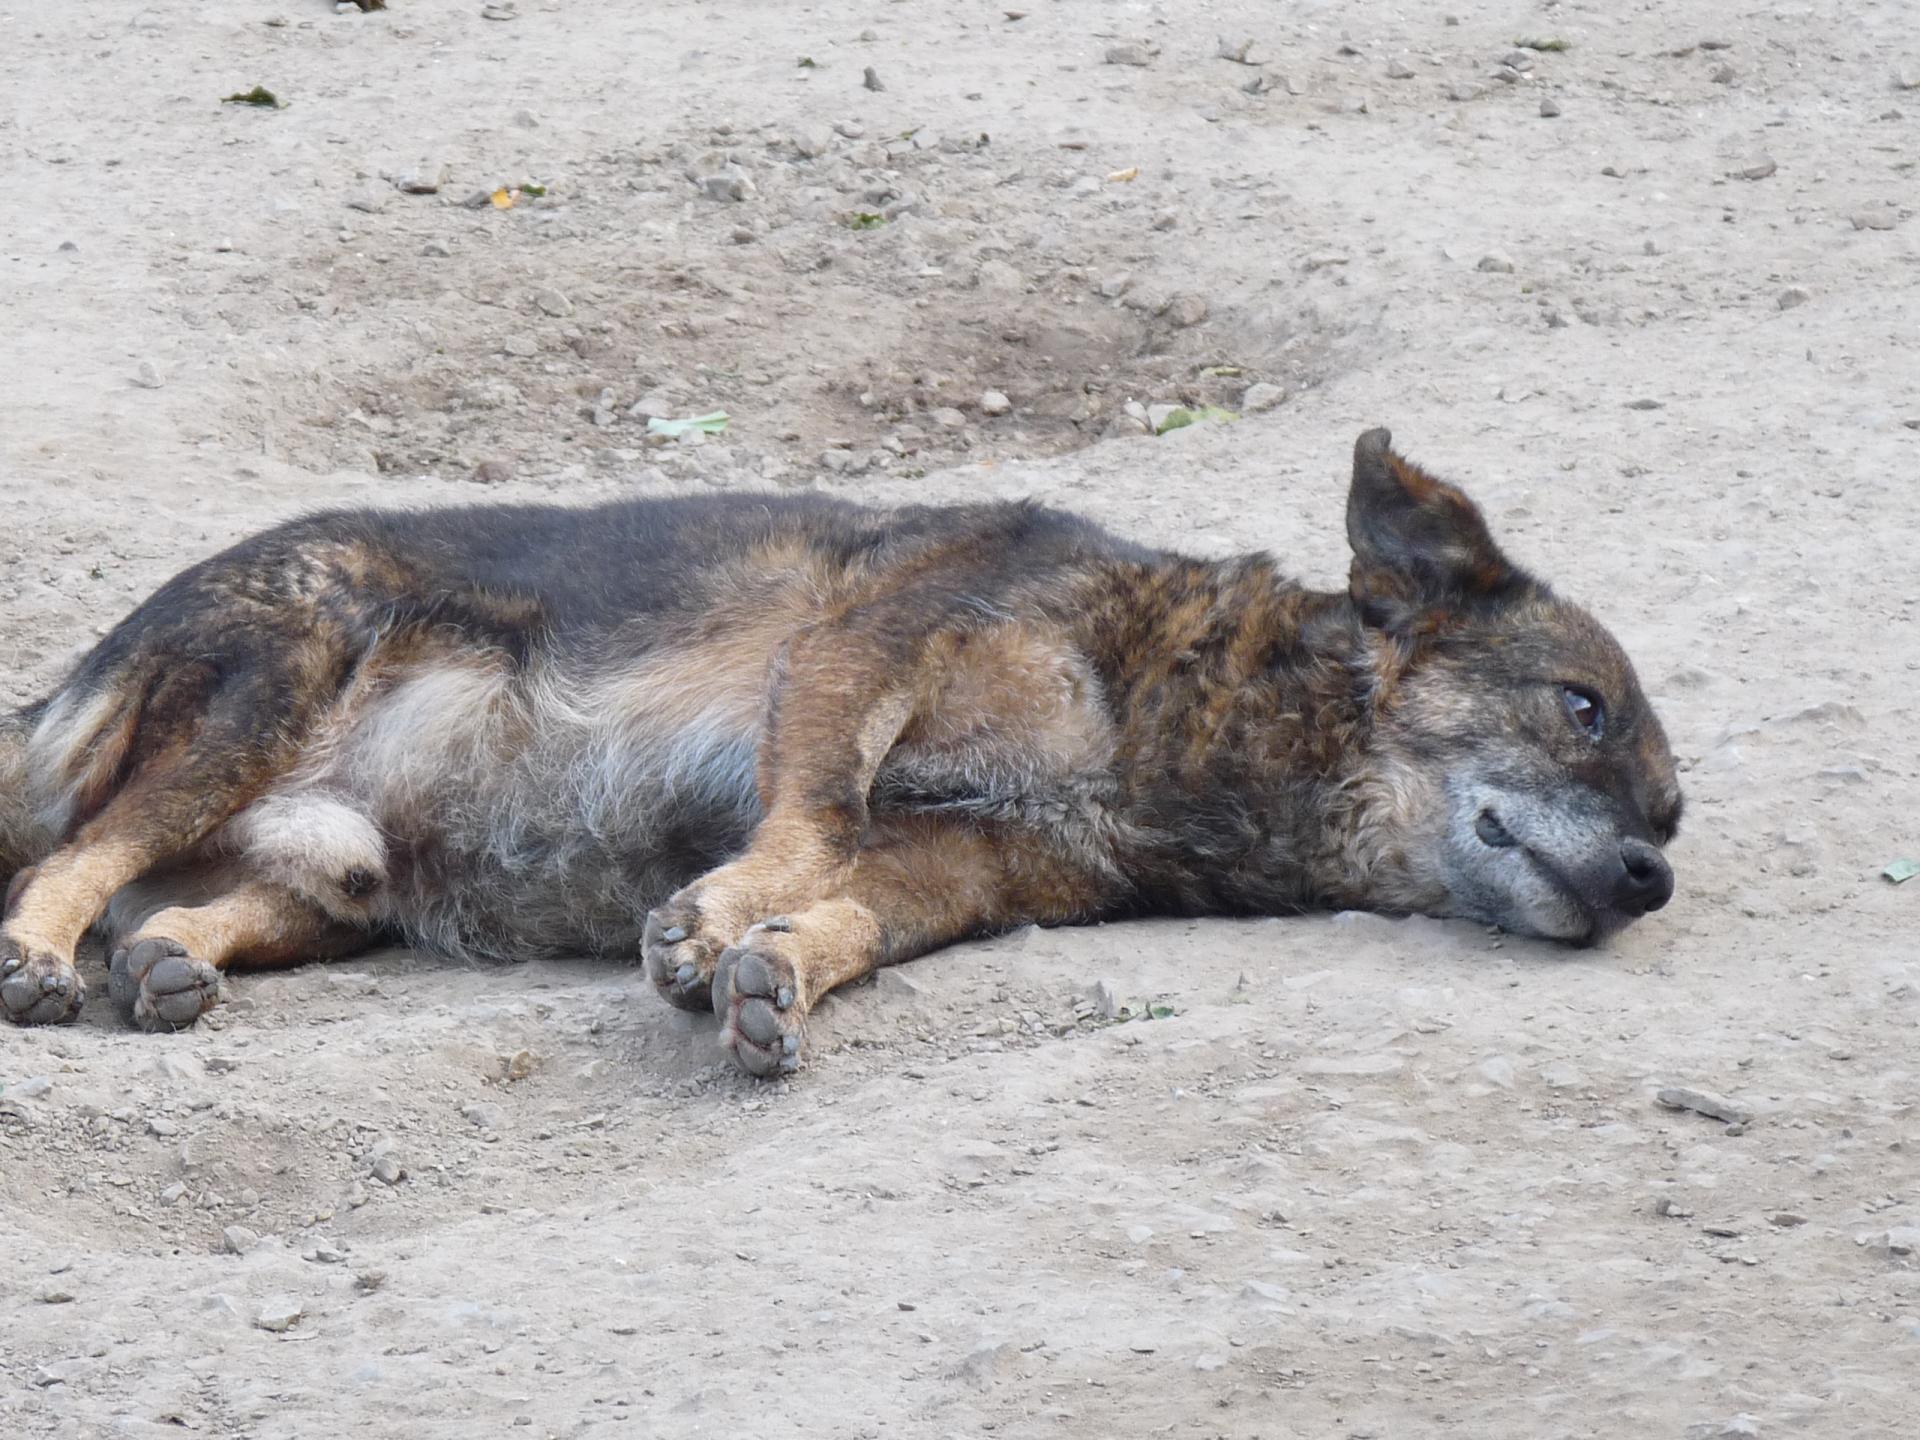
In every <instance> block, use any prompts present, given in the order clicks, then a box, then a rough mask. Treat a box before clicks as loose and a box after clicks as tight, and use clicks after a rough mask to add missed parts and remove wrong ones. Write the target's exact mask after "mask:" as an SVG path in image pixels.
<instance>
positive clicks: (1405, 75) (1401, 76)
mask: <svg viewBox="0 0 1920 1440" xmlns="http://www.w3.org/2000/svg"><path fill="white" fill-rule="evenodd" d="M1387 78H1388V79H1389V80H1411V79H1412V78H1413V67H1412V66H1411V65H1409V64H1407V62H1406V61H1404V60H1399V59H1394V60H1389V61H1388V62H1387Z"/></svg>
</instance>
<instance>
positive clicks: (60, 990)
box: [0, 935, 87, 1025]
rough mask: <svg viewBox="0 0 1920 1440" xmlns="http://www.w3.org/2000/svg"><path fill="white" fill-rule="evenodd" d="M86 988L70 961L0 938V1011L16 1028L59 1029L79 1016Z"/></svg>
mask: <svg viewBox="0 0 1920 1440" xmlns="http://www.w3.org/2000/svg"><path fill="white" fill-rule="evenodd" d="M86 1000H87V985H86V982H85V981H84V980H82V979H81V978H80V972H79V971H77V970H75V969H74V968H73V964H72V962H71V961H68V960H63V959H61V958H60V957H59V956H58V955H55V954H54V953H53V952H52V951H51V950H46V949H42V948H41V947H39V946H36V945H31V944H27V943H24V942H22V941H19V940H15V939H13V938H12V937H11V936H6V935H0V1010H5V1011H6V1015H7V1019H9V1020H11V1021H13V1023H14V1024H16V1025H63V1024H65V1023H66V1022H68V1021H69V1020H73V1019H75V1018H76V1017H78V1015H79V1014H80V1007H81V1006H82V1005H84V1004H85V1003H86Z"/></svg>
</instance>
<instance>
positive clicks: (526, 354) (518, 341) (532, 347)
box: [500, 335, 540, 360]
mask: <svg viewBox="0 0 1920 1440" xmlns="http://www.w3.org/2000/svg"><path fill="white" fill-rule="evenodd" d="M500 348H501V349H502V350H504V351H506V352H507V354H509V355H513V356H517V357H518V358H520V359H522V360H530V359H532V358H533V357H534V356H535V355H538V354H539V353H540V342H539V341H538V340H536V339H534V338H533V337H532V336H531V335H509V336H507V338H506V339H505V340H502V341H501V342H500Z"/></svg>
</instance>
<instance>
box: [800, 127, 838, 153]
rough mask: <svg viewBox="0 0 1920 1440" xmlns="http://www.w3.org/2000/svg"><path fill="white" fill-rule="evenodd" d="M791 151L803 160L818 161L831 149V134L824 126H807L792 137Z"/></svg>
mask: <svg viewBox="0 0 1920 1440" xmlns="http://www.w3.org/2000/svg"><path fill="white" fill-rule="evenodd" d="M793 149H794V153H795V154H797V155H798V156H800V158H801V159H803V160H818V159H819V158H820V157H821V156H822V155H824V154H826V153H827V152H828V151H829V150H831V149H833V132H832V131H831V130H829V129H827V127H826V126H824V125H809V126H808V127H807V128H806V129H804V130H801V131H798V132H797V133H796V134H795V135H794V137H793Z"/></svg>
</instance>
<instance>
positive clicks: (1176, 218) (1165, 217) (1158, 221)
mask: <svg viewBox="0 0 1920 1440" xmlns="http://www.w3.org/2000/svg"><path fill="white" fill-rule="evenodd" d="M1179 223H1180V212H1179V211H1178V210H1161V211H1158V212H1156V213H1155V215H1154V217H1153V228H1154V229H1156V230H1171V229H1173V227H1174V226H1176V225H1178V224H1179Z"/></svg>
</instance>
